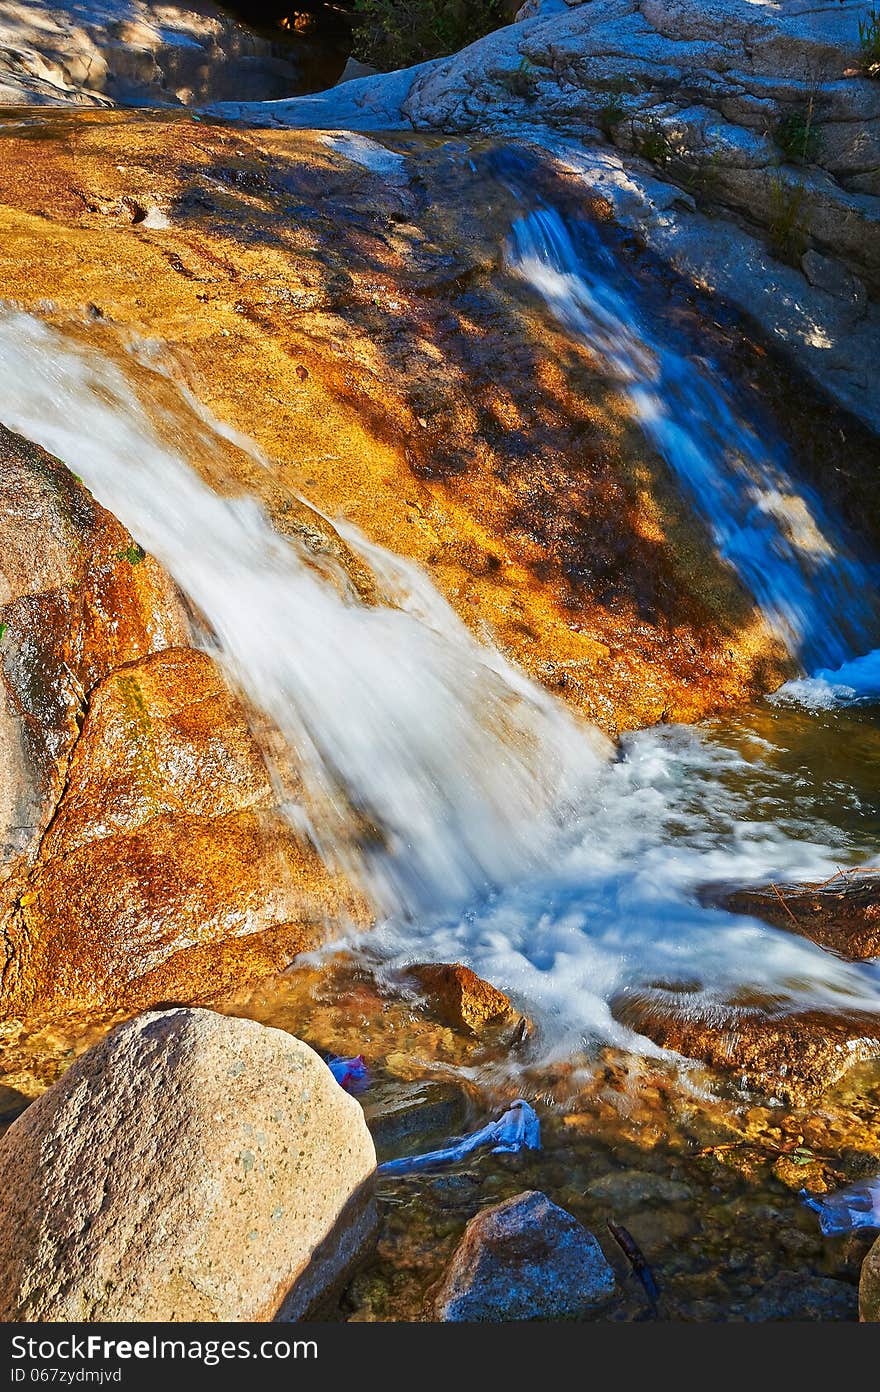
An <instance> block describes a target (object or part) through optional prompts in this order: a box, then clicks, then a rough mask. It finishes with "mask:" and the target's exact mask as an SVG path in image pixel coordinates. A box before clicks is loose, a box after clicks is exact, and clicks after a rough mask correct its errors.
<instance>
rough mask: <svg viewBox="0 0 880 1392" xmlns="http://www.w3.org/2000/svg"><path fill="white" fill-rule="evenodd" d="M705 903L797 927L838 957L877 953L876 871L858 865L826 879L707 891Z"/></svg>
mask: <svg viewBox="0 0 880 1392" xmlns="http://www.w3.org/2000/svg"><path fill="white" fill-rule="evenodd" d="M702 897H703V900H704V902H705V903H714V904H718V905H719V906H720V907H722V908H725V909H729V910H730V912H731V913H738V914H748V915H749V916H750V917H752V918H760V919H762V920H763V922H764V923H771V924H772V925H773V927H774V928H784V929H785V930H786V931H787V932H790V933H799V934H800V935H801V937H804V938H809V939H810V940H811V941H812V942H814V943H818V944H819V946H820V947H828V948H831V950H832V951H833V952H837V953H839V954H840V956H841V957H848V958H850V960H851V961H855V962H863V961H867V960H868V958H870V957H877V956H880V875H874V874H865V875H859V873H858V871H853V872H847V873H846V874H844V875H839V876H838V875H836V876H835V877H834V879H832V880H829V881H828V883H827V884H821V885H810V884H779V885H761V886H759V887H757V888H755V889H737V890H733V891H730V890H721V889H719V890H717V891H711V890H710V891H707V892H706V893H705V894H704V895H703V896H702Z"/></svg>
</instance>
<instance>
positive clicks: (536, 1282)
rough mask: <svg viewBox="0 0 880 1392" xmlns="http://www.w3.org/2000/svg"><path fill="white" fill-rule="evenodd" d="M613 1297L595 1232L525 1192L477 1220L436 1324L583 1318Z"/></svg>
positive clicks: (445, 1284) (441, 1298) (437, 1307)
mask: <svg viewBox="0 0 880 1392" xmlns="http://www.w3.org/2000/svg"><path fill="white" fill-rule="evenodd" d="M613 1292H614V1272H613V1271H612V1269H611V1267H610V1266H609V1264H608V1262H607V1261H606V1260H605V1257H604V1255H603V1253H602V1249H601V1247H600V1246H599V1244H598V1242H597V1241H596V1239H595V1237H593V1235H592V1233H590V1232H588V1231H587V1230H586V1228H584V1227H582V1225H581V1224H580V1223H579V1222H578V1221H577V1219H576V1218H573V1217H572V1215H571V1214H570V1213H567V1212H566V1211H565V1209H563V1208H558V1207H557V1205H556V1204H554V1203H551V1202H550V1200H549V1199H548V1198H547V1196H546V1195H545V1194H541V1193H539V1192H537V1191H535V1190H531V1191H526V1192H525V1193H523V1194H518V1195H516V1197H515V1198H512V1199H507V1200H506V1201H505V1202H504V1203H500V1204H495V1205H493V1206H492V1207H491V1208H486V1209H483V1211H482V1212H481V1213H478V1214H477V1216H476V1217H475V1218H472V1219H471V1221H470V1222H469V1223H468V1225H467V1228H466V1229H465V1233H464V1236H463V1238H462V1240H461V1242H460V1243H459V1245H458V1247H457V1248H456V1250H455V1252H454V1254H453V1257H452V1261H451V1262H450V1265H449V1267H448V1269H447V1271H446V1273H445V1275H444V1277H443V1279H442V1281H441V1283H440V1287H439V1290H438V1291H437V1293H436V1295H435V1298H434V1307H433V1308H434V1317H435V1318H436V1319H438V1320H450V1321H459V1322H487V1323H496V1322H501V1321H506V1320H553V1319H583V1318H586V1317H587V1316H589V1315H590V1314H592V1313H593V1312H594V1311H595V1310H597V1309H598V1308H600V1307H601V1306H602V1305H604V1304H606V1303H607V1301H608V1300H609V1299H610V1298H611V1296H612V1294H613Z"/></svg>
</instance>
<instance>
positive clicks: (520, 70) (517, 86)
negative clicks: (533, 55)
mask: <svg viewBox="0 0 880 1392" xmlns="http://www.w3.org/2000/svg"><path fill="white" fill-rule="evenodd" d="M539 81H540V78H539V77H538V74H537V73H536V72H535V69H534V68H533V67H532V65H531V63H530V62H529V60H528V58H523V59H522V61H521V62H520V64H519V67H517V68H514V69H513V70H512V71H511V72H505V73H501V74H500V75H499V77H498V82H499V84H500V86H502V87H506V88H507V91H508V92H510V94H511V96H513V97H522V98H523V99H524V100H525V101H534V99H535V95H536V93H537V90H538V83H539Z"/></svg>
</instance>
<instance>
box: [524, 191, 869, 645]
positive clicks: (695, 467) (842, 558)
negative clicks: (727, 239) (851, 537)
mask: <svg viewBox="0 0 880 1392" xmlns="http://www.w3.org/2000/svg"><path fill="white" fill-rule="evenodd" d="M508 264H509V265H510V266H511V268H512V269H513V270H514V271H515V272H516V273H517V274H518V275H520V276H521V277H523V279H525V280H526V281H527V282H528V283H529V284H530V285H531V286H532V287H533V288H534V289H535V290H536V291H537V292H538V293H539V294H540V295H541V296H542V298H543V299H544V300H545V301H546V303H547V305H548V306H549V308H550V309H551V310H552V312H553V314H554V315H555V316H556V317H557V318H558V319H559V320H560V322H561V323H563V324H564V325H565V327H566V328H567V329H568V330H569V331H570V332H571V333H572V334H574V335H576V336H577V337H578V338H580V339H581V340H582V341H583V342H584V343H586V344H587V345H588V346H589V347H590V348H591V349H592V350H593V351H594V352H596V353H597V354H598V355H599V357H600V359H601V360H602V361H603V362H604V364H605V366H606V368H607V370H608V371H609V372H610V373H611V374H612V376H613V377H614V378H616V379H617V381H619V382H620V384H621V387H622V389H623V390H624V391H625V393H626V394H627V396H628V397H629V400H630V402H631V404H632V407H633V410H634V414H635V416H636V418H637V419H638V421H639V422H640V424H641V426H642V429H643V430H644V432H645V434H646V436H647V437H648V439H649V440H650V441H651V443H652V444H653V446H654V447H655V448H656V449H657V451H658V453H659V454H660V455H661V456H662V457H663V459H664V460H665V461H666V463H667V464H668V465H669V467H670V468H671V469H672V470H674V472H675V474H676V475H677V477H678V479H679V480H680V482H681V483H682V484H683V485H684V487H685V488H686V490H687V492H688V494H689V496H690V498H691V501H692V503H693V504H694V506H695V508H696V510H697V511H698V512H699V513H700V514H701V516H702V517H703V518H704V519H705V520H706V521H707V523H708V524H709V526H710V527H711V530H712V534H713V537H714V539H715V542H716V544H717V546H718V550H719V552H720V554H721V555H722V557H724V559H725V560H726V561H728V562H729V563H730V565H732V566H733V567H734V569H735V570H736V571H737V573H738V574H739V576H740V578H741V579H742V581H743V582H744V584H745V585H746V587H747V588H748V589H749V590H750V592H751V593H752V594H753V595H754V597H755V598H756V600H757V601H758V603H759V604H760V607H761V609H762V611H763V613H764V615H765V616H766V618H767V619H768V620H769V622H770V623H771V624H772V625H773V627H774V629H775V630H776V632H777V633H778V634H779V636H780V638H781V639H782V640H783V642H784V643H785V644H786V646H787V647H788V649H789V650H790V651H791V652H792V654H793V655H794V656H796V657H798V658H799V659H800V660H801V662H802V663H803V665H804V667H805V668H806V669H807V670H808V671H814V670H815V669H816V668H817V667H820V666H821V667H831V666H834V667H836V666H838V665H839V664H840V663H842V662H844V661H846V660H847V659H849V658H852V657H853V656H854V655H855V654H856V653H860V652H864V651H865V649H866V648H867V647H868V646H869V645H870V644H871V643H872V642H875V641H876V638H877V635H878V632H880V611H878V603H877V597H876V596H877V576H876V574H871V572H870V570H869V569H868V567H867V566H865V565H864V564H862V563H861V562H860V561H859V560H858V559H857V558H856V557H855V556H854V555H853V554H851V552H850V551H849V549H848V547H847V544H846V542H845V540H844V539H843V538H842V537H841V536H840V535H839V534H838V531H837V529H836V528H835V526H834V524H833V522H832V520H831V519H830V518H829V517H828V516H827V515H826V513H825V511H824V509H823V508H822V505H821V503H820V501H819V499H818V497H817V496H816V495H815V494H814V493H813V492H812V490H811V489H809V488H807V487H805V486H804V485H803V484H802V483H795V482H794V479H793V478H792V476H791V474H790V472H789V469H788V461H787V459H786V450H785V447H784V445H783V443H782V441H781V440H778V439H772V438H768V437H767V433H766V428H765V429H764V430H763V431H761V432H760V433H759V428H758V427H757V426H756V425H755V424H754V423H753V422H750V421H748V420H747V419H745V418H744V416H743V414H742V413H741V412H740V411H738V410H737V407H736V405H735V404H734V402H733V400H732V399H731V396H730V394H729V393H728V391H727V390H726V388H725V384H724V382H723V380H721V379H720V376H719V374H718V373H717V372H714V371H713V370H712V367H711V364H707V363H706V362H705V361H700V362H698V361H695V360H694V359H693V358H692V357H689V356H686V355H685V354H684V353H682V352H681V351H680V350H679V349H678V348H677V347H676V346H675V345H674V344H672V343H670V342H664V341H663V338H662V336H661V332H660V331H659V329H657V328H656V327H655V326H651V327H649V326H648V324H647V323H646V321H645V316H644V314H643V312H642V309H641V306H640V303H639V289H638V285H637V282H636V280H635V278H634V277H633V276H632V274H631V273H630V272H628V271H627V270H626V269H625V267H624V266H623V265H622V264H621V263H620V261H619V259H618V258H616V257H614V255H613V254H612V253H611V251H610V250H609V249H608V248H607V247H606V246H604V245H603V243H602V240H601V238H600V235H599V232H598V230H597V229H596V228H595V227H594V226H592V225H590V224H578V227H577V242H575V239H574V237H573V236H572V231H571V230H570V228H569V227H568V226H567V225H566V223H565V222H564V221H563V219H562V217H561V216H560V215H559V213H558V212H556V210H555V209H552V208H539V209H536V210H534V211H532V212H530V213H528V214H527V215H525V216H524V217H522V218H519V219H518V220H517V221H516V222H515V223H514V226H513V229H512V232H511V236H510V240H509V244H508Z"/></svg>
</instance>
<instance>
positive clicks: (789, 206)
mask: <svg viewBox="0 0 880 1392" xmlns="http://www.w3.org/2000/svg"><path fill="white" fill-rule="evenodd" d="M804 198H805V189H804V186H803V184H789V183H787V182H786V180H785V179H783V178H782V176H781V174H777V175H776V177H775V179H774V180H773V183H772V184H771V185H770V218H769V221H768V223H767V231H768V233H769V234H770V243H771V245H772V247H773V250H774V251H775V253H776V255H777V256H778V257H779V258H780V260H782V261H788V262H789V263H790V264H791V265H796V264H797V262H798V261H799V260H800V258H801V257H802V256H803V254H804V252H805V251H806V250H807V247H808V246H809V244H810V238H809V229H808V226H807V223H806V219H805V211H806V210H805V207H804Z"/></svg>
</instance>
